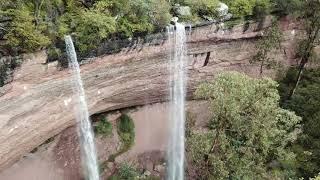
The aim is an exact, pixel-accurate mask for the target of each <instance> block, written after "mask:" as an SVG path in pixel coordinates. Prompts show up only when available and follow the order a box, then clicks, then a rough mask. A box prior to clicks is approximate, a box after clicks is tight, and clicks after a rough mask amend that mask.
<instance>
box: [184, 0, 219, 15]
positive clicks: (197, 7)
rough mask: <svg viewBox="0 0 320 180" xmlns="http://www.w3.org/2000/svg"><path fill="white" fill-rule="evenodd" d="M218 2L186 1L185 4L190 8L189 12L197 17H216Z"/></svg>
mask: <svg viewBox="0 0 320 180" xmlns="http://www.w3.org/2000/svg"><path fill="white" fill-rule="evenodd" d="M218 3H219V1H218V0H198V1H193V0H186V1H185V4H186V5H188V6H190V7H191V10H192V12H193V13H194V14H196V15H197V16H198V17H217V10H216V9H217V8H218Z"/></svg>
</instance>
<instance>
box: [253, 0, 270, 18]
mask: <svg viewBox="0 0 320 180" xmlns="http://www.w3.org/2000/svg"><path fill="white" fill-rule="evenodd" d="M271 8H272V3H271V2H270V0H256V3H255V6H254V8H253V15H254V17H255V18H256V19H261V18H263V17H265V16H266V15H268V14H269V13H270V11H271Z"/></svg>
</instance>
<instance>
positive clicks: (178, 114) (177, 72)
mask: <svg viewBox="0 0 320 180" xmlns="http://www.w3.org/2000/svg"><path fill="white" fill-rule="evenodd" d="M175 27H176V30H175V31H174V27H173V26H171V27H169V28H168V36H169V43H170V46H171V47H170V50H171V51H170V62H169V71H170V79H169V82H170V84H169V86H170V114H169V118H170V130H171V135H170V140H169V147H168V179H169V180H183V179H184V152H185V148H184V141H185V127H184V126H185V97H186V78H187V77H186V63H187V56H186V31H185V26H184V25H182V24H179V23H176V26H175Z"/></svg>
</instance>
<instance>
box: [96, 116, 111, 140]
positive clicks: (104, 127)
mask: <svg viewBox="0 0 320 180" xmlns="http://www.w3.org/2000/svg"><path fill="white" fill-rule="evenodd" d="M96 132H97V133H98V134H101V135H103V136H110V135H112V124H111V123H110V122H109V121H108V120H107V119H106V118H105V117H103V118H102V119H101V120H100V121H99V122H98V123H97V126H96Z"/></svg>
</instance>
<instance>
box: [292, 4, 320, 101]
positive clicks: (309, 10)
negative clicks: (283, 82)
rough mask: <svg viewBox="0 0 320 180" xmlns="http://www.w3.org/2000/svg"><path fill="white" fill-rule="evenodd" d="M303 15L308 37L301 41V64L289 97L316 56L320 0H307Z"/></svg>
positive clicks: (302, 9) (302, 11) (319, 29)
mask: <svg viewBox="0 0 320 180" xmlns="http://www.w3.org/2000/svg"><path fill="white" fill-rule="evenodd" d="M300 11H301V17H302V18H303V22H304V27H305V31H306V38H305V39H303V40H302V41H301V42H300V45H299V51H298V53H297V55H298V56H299V57H300V59H301V60H300V65H299V67H298V69H299V70H298V75H297V78H296V82H295V85H294V87H293V89H292V90H291V93H290V96H289V98H291V97H292V96H293V95H294V93H295V91H296V89H297V87H298V85H299V83H300V80H301V76H302V73H303V70H304V68H305V66H306V64H307V63H308V62H309V61H310V60H311V59H313V58H314V56H315V55H316V53H315V52H314V47H315V46H316V45H319V43H320V39H319V37H320V35H319V34H320V21H319V19H320V1H319V0H306V1H305V5H304V6H303V7H302V8H301V10H300Z"/></svg>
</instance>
